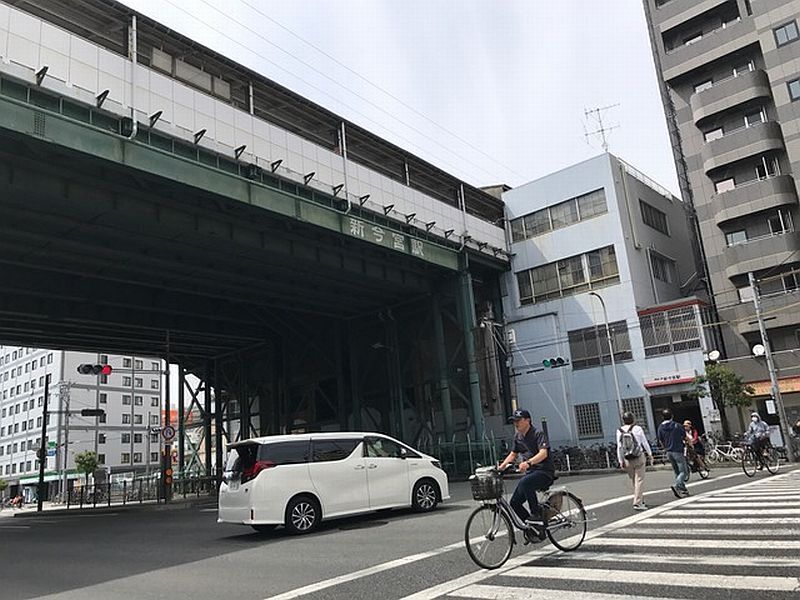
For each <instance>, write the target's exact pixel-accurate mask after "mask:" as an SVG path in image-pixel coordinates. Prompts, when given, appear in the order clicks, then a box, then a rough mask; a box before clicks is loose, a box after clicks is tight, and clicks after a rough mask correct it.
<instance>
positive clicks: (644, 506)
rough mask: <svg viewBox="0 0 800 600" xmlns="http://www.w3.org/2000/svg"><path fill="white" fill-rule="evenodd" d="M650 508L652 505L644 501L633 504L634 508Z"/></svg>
mask: <svg viewBox="0 0 800 600" xmlns="http://www.w3.org/2000/svg"><path fill="white" fill-rule="evenodd" d="M648 508H650V507H649V506H647V504H645V503H644V502H639V504H634V505H633V510H647V509H648Z"/></svg>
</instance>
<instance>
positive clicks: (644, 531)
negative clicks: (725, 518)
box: [625, 523, 798, 539]
mask: <svg viewBox="0 0 800 600" xmlns="http://www.w3.org/2000/svg"><path fill="white" fill-rule="evenodd" d="M625 533H626V534H631V535H692V536H695V535H730V536H736V537H742V536H749V535H757V536H763V535H764V528H763V527H761V526H759V525H758V524H756V523H753V527H752V529H747V528H744V527H731V528H729V529H725V528H714V527H709V528H706V529H704V528H702V527H678V526H676V527H649V526H646V524H645V526H644V527H627V528H626V529H625ZM797 535H798V534H797V531H792V530H790V529H787V530H785V531H774V530H770V532H769V536H770V537H771V538H775V537H790V538H792V539H795V538H797Z"/></svg>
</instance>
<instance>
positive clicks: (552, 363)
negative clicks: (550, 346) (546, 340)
mask: <svg viewBox="0 0 800 600" xmlns="http://www.w3.org/2000/svg"><path fill="white" fill-rule="evenodd" d="M565 364H567V361H565V360H564V359H563V358H561V357H560V356H557V357H555V358H545V359H544V360H543V361H542V365H544V368H545V369H557V368H558V367H563V366H564V365H565Z"/></svg>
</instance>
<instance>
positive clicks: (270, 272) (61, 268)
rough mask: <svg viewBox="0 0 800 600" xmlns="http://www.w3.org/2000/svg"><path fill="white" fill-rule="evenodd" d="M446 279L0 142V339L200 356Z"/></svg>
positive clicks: (345, 242)
mask: <svg viewBox="0 0 800 600" xmlns="http://www.w3.org/2000/svg"><path fill="white" fill-rule="evenodd" d="M452 275H453V274H452V272H450V271H447V270H445V269H440V268H438V267H436V266H435V265H430V264H426V263H423V262H422V261H418V260H416V259H413V258H411V257H406V256H400V255H397V254H395V253H393V252H391V251H388V250H384V249H381V248H376V247H374V246H369V245H367V244H364V243H362V242H359V241H357V240H354V239H352V238H345V237H343V236H341V235H336V234H333V233H331V232H326V231H324V230H322V229H319V228H315V227H313V226H311V225H308V224H305V223H302V222H300V221H297V220H295V219H291V218H289V217H283V216H279V215H275V214H273V213H269V212H267V211H265V210H262V209H258V208H255V207H252V206H241V205H237V203H234V202H231V201H229V200H225V199H222V198H220V197H216V196H213V195H211V194H209V193H206V192H203V191H201V190H199V189H196V188H191V187H188V186H179V185H177V184H175V183H174V182H169V181H166V180H161V179H157V178H154V177H145V176H143V175H142V174H141V173H137V172H132V171H126V170H124V169H123V168H122V167H119V166H115V165H110V164H108V163H101V162H99V161H97V160H93V159H90V158H87V157H86V156H84V155H80V154H76V153H70V152H68V151H66V150H64V149H57V148H56V147H54V146H52V145H48V144H47V143H46V142H39V141H36V140H34V139H33V138H29V137H25V138H22V137H14V136H12V135H11V134H8V133H7V132H0V342H2V343H9V344H21V345H28V346H41V347H56V348H68V349H86V350H103V351H108V352H135V353H141V354H147V353H149V354H161V355H163V354H164V353H165V350H166V345H165V342H166V332H167V331H169V332H170V350H171V353H172V354H173V355H178V356H186V357H193V358H197V359H202V358H204V357H206V358H207V357H214V356H219V355H222V354H225V353H227V352H231V351H235V350H239V349H242V348H247V347H252V346H256V345H259V344H269V343H270V339H272V338H274V337H276V336H296V335H302V334H303V332H306V331H309V330H311V329H313V328H314V327H315V324H317V323H320V322H321V321H329V320H331V319H336V320H341V319H358V318H360V317H364V316H369V315H371V314H375V313H376V312H378V311H380V310H381V309H382V308H384V307H387V306H391V305H396V304H398V303H407V302H413V301H415V300H418V299H419V300H421V299H423V298H426V297H428V296H429V295H430V294H431V293H432V292H433V291H435V290H436V288H437V287H438V286H439V284H440V283H442V282H443V281H444V280H446V279H447V278H449V277H452Z"/></svg>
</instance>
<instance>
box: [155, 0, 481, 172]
mask: <svg viewBox="0 0 800 600" xmlns="http://www.w3.org/2000/svg"><path fill="white" fill-rule="evenodd" d="M166 2H167V4H170V5H171V6H173V7H174V8H175V9H177V10H179V11H181V12H182V13H184V14H186V15H187V16H189V17H190V18H192V19H194V20H195V21H196V22H198V23H200V24H201V25H203V26H205V27H208V28H209V29H211V30H212V31H214V32H216V33H218V34H219V35H221V36H222V37H224V38H226V39H227V40H229V41H231V42H233V43H234V44H236V45H237V46H239V47H241V48H243V49H245V50H246V51H247V52H249V53H251V54H252V55H254V56H255V57H257V58H258V59H259V60H263V61H265V62H267V63H269V64H271V65H273V66H274V67H276V68H277V69H279V70H281V71H283V72H284V73H286V74H287V75H289V76H292V77H295V78H297V79H300V81H301V82H302V83H304V84H305V85H307V86H308V87H310V88H311V89H313V90H316V91H317V92H319V93H321V94H322V95H324V96H326V97H327V98H329V99H331V100H332V101H333V102H335V103H338V104H341V105H342V106H344V107H345V108H347V109H349V110H351V111H353V113H354V114H356V115H359V116H360V117H362V118H363V119H365V120H366V121H368V122H369V123H372V124H373V125H375V126H377V127H378V128H385V129H386V130H388V131H389V132H390V133H392V134H393V135H395V136H396V137H397V138H398V139H399V140H402V141H403V142H405V143H406V144H408V145H409V146H410V147H411V148H415V149H416V150H415V151H416V152H417V153H419V154H420V155H423V154H425V153H426V150H425V149H424V148H422V147H420V146H419V145H417V144H416V143H414V142H413V141H411V140H410V139H408V138H407V137H405V136H403V135H402V134H400V133H398V132H397V131H394V130H392V129H391V128H389V127H387V126H386V125H385V124H382V123H378V122H377V121H375V120H374V119H372V118H370V117H369V116H367V115H366V114H364V113H363V112H361V111H360V110H358V109H357V108H354V107H353V106H351V105H349V104H347V103H346V102H343V101H342V100H341V99H340V98H336V97H334V96H332V95H331V94H330V93H328V92H326V91H325V90H323V89H322V88H320V87H319V86H317V85H315V84H313V83H311V82H310V81H308V80H306V79H304V78H303V77H301V76H300V75H298V74H297V73H295V72H293V71H290V70H289V69H286V68H284V67H282V66H281V65H279V64H278V63H276V62H274V61H272V60H270V59H268V58H267V57H265V56H263V55H261V54H259V53H258V52H256V51H255V50H253V49H252V48H250V47H249V46H247V45H245V44H244V43H243V42H241V41H239V40H237V39H234V38H233V37H231V36H230V35H228V34H227V33H225V32H224V31H222V30H220V29H217V28H216V27H213V26H211V25H209V24H208V23H206V22H204V21H202V20H201V19H200V18H199V17H197V16H195V15H194V14H193V13H191V12H189V11H188V10H186V9H184V8H182V7H181V6H179V5H177V4H175V3H174V2H172V1H171V0H166ZM201 2H203V4H206V5H207V6H209V7H210V8H211V9H213V10H214V11H216V12H217V13H219V14H221V15H222V16H224V17H225V18H227V19H229V20H230V21H232V22H234V23H236V24H237V25H239V26H241V27H243V28H244V29H246V30H247V31H250V32H251V33H253V34H254V35H256V36H257V37H258V38H259V39H261V40H263V41H264V42H265V43H267V44H269V45H270V46H273V47H275V48H277V49H278V50H280V51H281V52H283V53H284V54H286V55H287V56H289V57H291V58H293V59H294V60H296V61H298V62H299V63H300V64H302V65H304V66H306V67H307V68H309V69H311V70H312V71H314V72H315V73H317V74H319V75H321V76H322V77H324V78H325V79H328V80H330V81H332V82H333V83H334V84H336V85H337V86H339V87H342V88H343V89H345V90H347V88H344V86H342V84H341V83H339V82H338V81H336V80H335V79H333V78H331V77H330V76H329V75H327V74H325V73H323V72H321V71H319V70H318V69H316V68H315V67H314V66H313V65H310V64H308V63H307V62H305V61H303V60H301V59H299V58H297V57H296V56H293V55H292V54H290V53H289V52H287V51H286V50H284V49H283V48H281V47H280V46H278V45H276V44H275V43H274V42H272V41H270V40H269V39H267V38H266V37H264V36H263V35H262V34H260V33H259V32H258V31H256V30H255V29H253V28H251V27H249V26H248V25H246V24H244V23H242V22H241V21H239V20H237V19H234V18H233V17H232V16H230V15H229V14H227V13H225V12H223V11H221V10H220V9H218V8H216V7H215V6H213V5H211V4H209V3H208V2H206V0H201ZM347 91H348V92H350V93H351V94H352V95H354V96H355V97H357V98H359V99H361V100H362V101H364V102H365V103H367V104H369V105H371V106H372V107H374V108H376V109H377V110H379V111H380V112H381V113H383V114H384V115H386V116H388V117H389V118H390V119H392V120H394V121H396V122H398V123H400V124H401V125H404V126H405V127H407V128H408V129H409V130H411V131H413V132H415V133H417V134H418V135H420V136H421V137H423V138H424V139H426V140H428V141H430V142H432V143H433V144H434V145H436V146H439V147H440V148H442V149H444V150H446V151H450V152H452V153H453V154H454V156H455V157H456V158H459V159H460V160H463V161H464V162H467V163H469V164H470V165H472V166H473V167H476V168H477V169H479V170H480V171H481V172H483V173H484V174H486V175H489V176H490V177H492V178H493V179H496V175H495V174H494V173H492V172H490V171H488V170H487V169H485V168H484V167H483V166H481V165H480V164H478V163H476V162H473V161H472V160H470V159H469V158H466V157H464V156H462V155H460V154H458V153H456V152H455V151H453V150H452V149H451V148H449V147H447V146H444V145H443V144H441V143H440V142H439V141H437V140H436V139H434V138H432V137H430V136H429V135H427V134H425V133H424V132H422V131H420V130H419V129H416V128H415V127H413V126H411V125H409V124H408V123H405V122H404V121H402V120H401V119H399V118H398V117H397V116H395V115H392V114H391V113H389V112H387V111H386V110H385V109H384V108H383V107H381V106H379V105H378V104H375V103H374V102H372V101H370V100H368V99H366V98H364V97H363V96H361V95H360V94H358V93H356V92H354V91H352V90H347ZM430 154H431V155H433V156H434V157H435V158H436V159H437V160H438V161H440V163H441V164H443V165H446V166H447V169H448V170H450V171H451V172H458V171H459V170H460V169H461V167H458V166H456V165H454V164H452V163H451V162H450V161H449V160H447V159H445V158H443V157H441V156H437V155H436V154H434V153H430Z"/></svg>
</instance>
